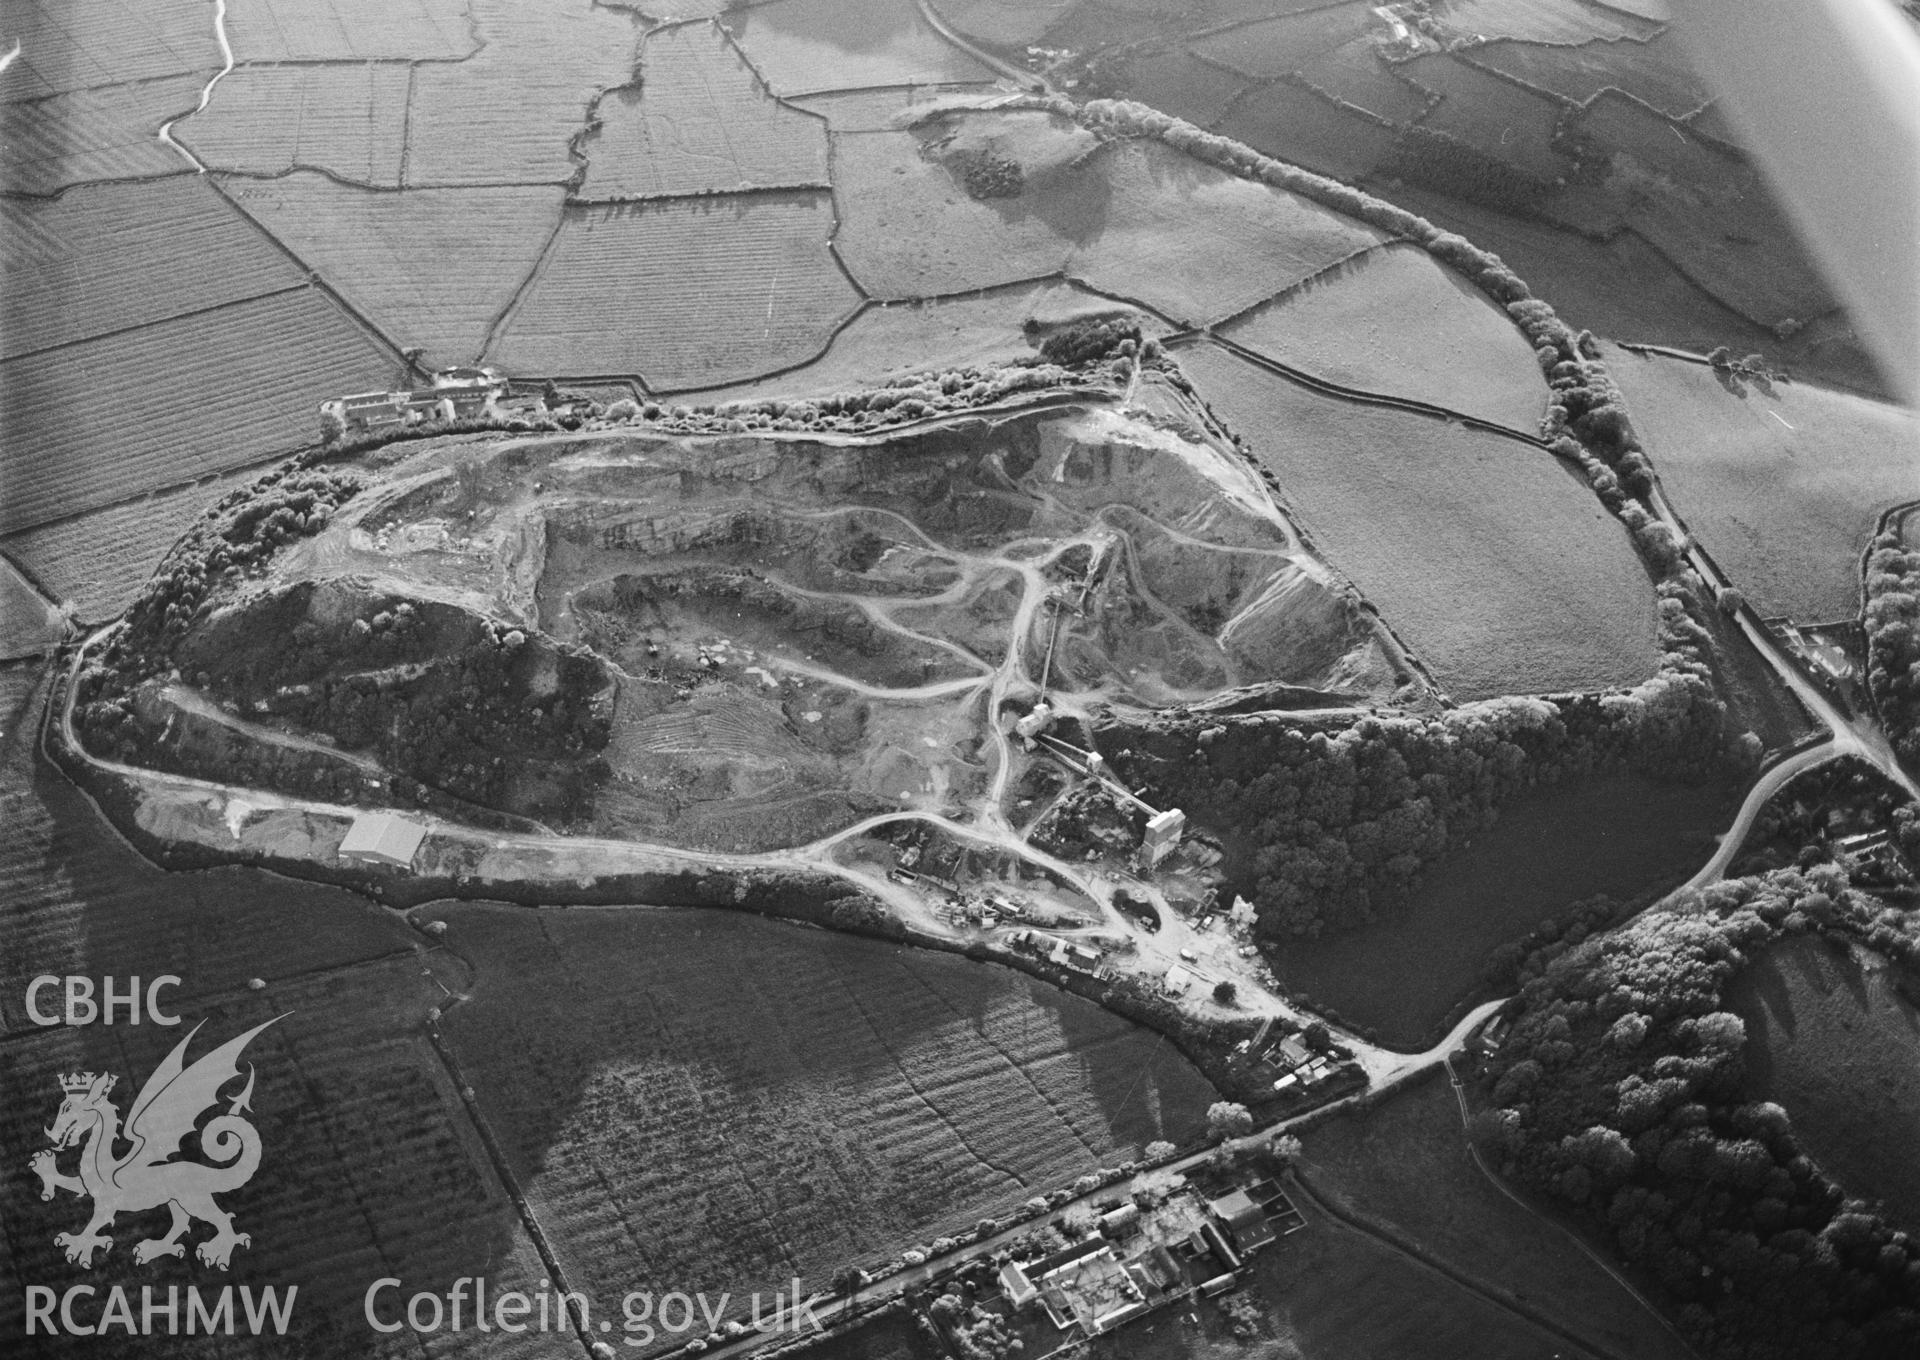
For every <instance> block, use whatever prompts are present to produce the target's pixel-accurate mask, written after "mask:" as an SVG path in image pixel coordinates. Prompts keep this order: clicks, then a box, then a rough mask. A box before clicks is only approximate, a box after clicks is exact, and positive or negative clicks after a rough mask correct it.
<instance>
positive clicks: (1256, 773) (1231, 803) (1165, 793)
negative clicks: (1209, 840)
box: [1095, 582, 1756, 938]
mask: <svg viewBox="0 0 1920 1360" xmlns="http://www.w3.org/2000/svg"><path fill="white" fill-rule="evenodd" d="M1658 590H1659V597H1660V598H1659V616H1660V626H1661V642H1662V646H1663V649H1664V661H1663V664H1662V667H1661V669H1660V671H1659V672H1658V673H1657V674H1656V675H1655V676H1654V677H1653V678H1651V679H1649V680H1647V681H1646V682H1644V683H1643V684H1641V685H1639V686H1638V687H1636V688H1634V689H1632V690H1628V691H1622V692H1613V693H1607V694H1579V695H1569V696H1561V697H1558V698H1553V699H1545V698H1531V697H1526V698H1505V699H1493V700H1487V701H1483V702H1479V703H1473V704H1467V705H1464V706H1462V707H1460V708H1456V709H1450V710H1447V711H1445V712H1443V713H1440V714H1437V715H1434V716H1418V715H1412V714H1392V715H1378V716H1374V715H1370V716H1367V717H1363V718H1360V719H1359V720H1358V721H1351V722H1345V720H1341V719H1329V720H1327V721H1325V722H1323V723H1310V722H1306V721H1304V720H1301V719H1298V718H1285V719H1283V718H1278V717H1273V716H1268V715H1264V714H1258V713H1255V714H1248V715H1241V716H1232V717H1225V718H1217V717H1212V716H1195V715H1191V714H1186V713H1177V712H1176V713H1168V714H1163V715H1160V716H1159V717H1157V718H1155V719H1151V720H1146V721H1141V720H1138V719H1133V718H1110V719H1108V720H1106V721H1104V722H1103V723H1102V724H1101V725H1100V726H1099V727H1098V728H1097V730H1096V734H1095V735H1096V740H1097V741H1098V743H1099V745H1100V749H1101V751H1102V753H1103V754H1105V755H1106V756H1107V757H1108V759H1109V760H1111V761H1112V762H1113V764H1114V767H1115V769H1116V770H1118V771H1119V772H1120V774H1121V775H1122V777H1123V778H1125V779H1126V780H1128V781H1129V782H1130V783H1132V784H1134V785H1135V786H1136V787H1140V786H1144V787H1145V788H1146V790H1147V796H1148V798H1149V799H1150V801H1154V802H1156V803H1157V804H1158V805H1162V806H1177V807H1180V808H1183V809H1184V810H1185V811H1186V812H1187V814H1188V816H1189V818H1190V819H1191V820H1193V821H1194V822H1195V823H1196V824H1198V825H1200V826H1204V827H1208V828H1211V829H1214V830H1215V831H1217V832H1218V833H1219V834H1220V835H1221V837H1222V839H1223V840H1225V841H1227V842H1228V843H1230V844H1234V845H1238V846H1241V847H1245V848H1246V851H1247V855H1248V863H1247V864H1246V866H1245V868H1244V869H1243V873H1242V877H1243V882H1244V883H1245V884H1247V886H1248V887H1250V889H1251V890H1250V891H1247V896H1248V899H1249V900H1250V901H1251V902H1252V903H1253V904H1254V907H1255V909H1256V910H1257V912H1258V913H1259V918H1258V919H1259V929H1260V931H1261V933H1262V934H1264V935H1266V936H1268V937H1269V938H1277V937H1283V936H1287V935H1318V934H1320V933H1322V932H1323V931H1327V930H1341V929H1348V928H1353V927H1357V926H1361V925H1364V924H1366V923H1368V922H1370V921H1372V920H1374V919H1376V918H1377V917H1379V916H1380V915H1381V914H1382V913H1384V912H1388V911H1392V910H1395V909H1397V908H1400V907H1403V906H1405V905H1406V903H1407V902H1408V901H1409V899H1410V898H1411V895H1412V891H1413V888H1414V886H1415V885H1416V883H1417V882H1418V879H1419V876H1420V873H1421V871H1422V870H1424V869H1425V868H1426V867H1427V866H1428V865H1430V864H1432V863H1433V862H1434V861H1436V860H1437V859H1439V858H1440V856H1441V855H1443V854H1445V853H1446V852H1447V850H1448V849H1449V848H1450V847H1452V846H1454V845H1457V844H1459V843H1460V842H1462V841H1464V840H1467V839H1469V838H1471V837H1473V836H1474V835H1477V834H1478V833H1480V832H1481V831H1483V830H1485V829H1487V828H1488V827H1489V826H1491V825H1492V824H1493V821H1494V819H1495V818H1496V817H1497V815H1498V810H1499V808H1500V806H1501V805H1502V804H1504V803H1506V802H1508V801H1510V800H1512V799H1513V798H1515V797H1518V796H1520V795H1521V794H1523V793H1524V792H1525V791H1526V790H1527V789H1529V788H1532V787H1535V786H1537V785H1540V784H1543V783H1545V784H1553V783H1558V782H1560V781H1562V780H1570V779H1576V778H1582V777H1587V776H1591V775H1595V774H1602V773H1607V772H1611V771H1618V770H1631V771H1634V772H1638V773H1642V774H1646V775H1649V776H1652V777H1656V778H1662V779H1670V780H1682V781H1694V782H1698V781H1704V780H1707V779H1710V778H1714V777H1716V776H1719V775H1723V774H1726V773H1728V772H1729V771H1732V770H1742V771H1744V770H1746V769H1748V768H1750V766H1751V762H1752V760H1753V758H1754V756H1755V754H1756V752H1755V751H1754V750H1753V748H1752V744H1751V743H1747V742H1743V741H1739V740H1732V739H1730V738H1729V734H1728V732H1727V731H1726V722H1725V718H1726V710H1725V705H1724V704H1723V703H1722V702H1721V700H1720V698H1719V696H1718V695H1717V693H1716V692H1715V690H1714V687H1713V682H1712V673H1711V670H1710V666H1709V661H1710V652H1709V648H1710V643H1709V640H1708V637H1707V634H1706V630H1705V629H1704V628H1702V627H1701V625H1700V624H1699V623H1698V622H1697V620H1696V619H1695V618H1694V617H1693V615H1692V614H1691V613H1690V612H1689V609H1688V596H1687V592H1686V591H1685V590H1684V589H1683V588H1682V587H1681V586H1680V585H1678V584H1677V583H1673V582H1668V583H1663V584H1662V585H1661V586H1660V587H1658ZM1343 722H1345V725H1342V724H1343ZM1243 890H1245V889H1244V888H1243Z"/></svg>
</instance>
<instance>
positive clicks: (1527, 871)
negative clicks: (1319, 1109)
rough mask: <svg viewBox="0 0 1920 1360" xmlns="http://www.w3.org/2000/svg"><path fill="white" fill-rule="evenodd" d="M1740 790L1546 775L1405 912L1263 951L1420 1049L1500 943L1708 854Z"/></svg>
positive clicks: (1685, 870)
mask: <svg viewBox="0 0 1920 1360" xmlns="http://www.w3.org/2000/svg"><path fill="white" fill-rule="evenodd" d="M1739 792H1740V791H1739V790H1738V789H1735V788H1729V787H1726V786H1707V787H1700V786H1696V785H1688V784H1664V783H1656V782H1654V781H1653V780H1650V779H1645V778H1642V777H1640V776H1637V775H1608V776H1605V777H1599V778H1595V777H1592V776H1587V777H1583V778H1578V779H1573V778H1569V779H1568V780H1566V781H1565V782H1563V783H1561V784H1559V785H1543V786H1541V787H1539V788H1536V789H1534V790H1532V791H1531V792H1530V793H1529V794H1528V795H1527V797H1526V798H1525V799H1524V800H1523V801H1517V802H1514V803H1512V804H1510V805H1508V806H1506V807H1504V808H1502V809H1501V811H1500V819H1499V821H1497V822H1496V823H1494V825H1493V828H1492V829H1491V830H1489V831H1485V832H1482V833H1481V834H1480V835H1479V836H1478V837H1476V838H1475V839H1473V840H1472V841H1470V842H1467V843H1466V844H1464V845H1458V846H1456V847H1455V848H1454V849H1452V850H1450V851H1449V852H1448V853H1447V854H1446V855H1445V856H1444V857H1442V858H1441V859H1440V860H1439V862H1438V863H1436V864H1434V865H1433V866H1432V867H1431V868H1429V869H1428V870H1427V871H1426V873H1425V875H1424V876H1423V877H1422V878H1421V879H1420V881H1419V883H1418V884H1417V885H1416V886H1415V888H1414V892H1413V900H1412V902H1411V903H1410V904H1409V906H1408V908H1407V910H1406V912H1405V913H1404V914H1395V915H1391V916H1386V917H1383V918H1382V919H1380V920H1378V921H1375V922H1373V923H1372V924H1371V925H1366V926H1362V927H1361V928H1360V929H1358V930H1351V931H1343V932H1341V933H1339V934H1328V935H1323V936H1315V937H1311V938H1309V937H1304V936H1301V937H1289V938H1287V939H1284V940H1281V941H1278V942H1276V943H1274V944H1272V945H1270V946H1269V947H1268V948H1267V950H1266V957H1267V959H1268V960H1269V962H1270V963H1271V964H1272V966H1273V970H1274V974H1275V976H1277V977H1278V978H1279V979H1280V981H1281V984H1282V985H1283V986H1284V987H1285V988H1286V989H1287V990H1288V991H1289V992H1291V993H1293V994H1295V995H1305V996H1309V997H1311V998H1312V1000H1313V1001H1314V1003H1315V1004H1318V1005H1325V1006H1332V1007H1333V1008H1335V1009H1336V1010H1338V1011H1339V1012H1340V1014H1341V1015H1342V1016H1343V1017H1345V1018H1346V1019H1347V1020H1348V1021H1350V1022H1351V1023H1355V1024H1362V1025H1369V1026H1372V1027H1373V1028H1375V1029H1376V1030H1378V1031H1379V1035H1380V1041H1381V1042H1382V1043H1385V1044H1389V1045H1392V1046H1394V1047H1396V1048H1404V1049H1415V1048H1418V1047H1420V1046H1421V1045H1423V1044H1425V1043H1428V1042H1431V1041H1432V1039H1433V1038H1434V1037H1436V1036H1435V1031H1436V1030H1438V1029H1439V1027H1440V1026H1441V1024H1442V1023H1443V1022H1444V1021H1445V1020H1446V1018H1447V1016H1448V1014H1449V1013H1450V1012H1451V1011H1452V1010H1453V1008H1454V1007H1455V1006H1456V1005H1458V1004H1459V1003H1460V1002H1462V1001H1464V1000H1466V999H1467V998H1468V997H1470V996H1472V995H1474V994H1475V993H1476V992H1478V991H1480V990H1481V989H1482V988H1483V987H1484V986H1485V977H1486V971H1485V970H1486V963H1487V957H1488V955H1490V954H1491V953H1492V952H1493V951H1494V950H1495V949H1496V948H1498V947H1499V946H1501V945H1503V944H1505V943H1507V942H1508V941H1510V940H1517V939H1520V938H1522V937H1524V936H1525V935H1526V934H1527V933H1528V932H1529V931H1531V930H1533V929H1534V928H1535V927H1536V926H1538V925H1540V923H1541V922H1543V921H1545V920H1548V919H1549V918H1557V917H1561V916H1562V915H1563V914H1564V913H1565V911H1566V909H1567V908H1568V907H1570V906H1571V905H1573V904H1574V903H1575V902H1577V901H1581V900H1584V899H1586V898H1589V897H1593V896H1594V895H1596V894H1600V893H1604V894H1606V895H1607V896H1609V897H1612V898H1613V899H1615V900H1616V901H1619V902H1629V901H1633V900H1637V899H1639V898H1642V897H1647V896H1650V895H1653V894H1658V893H1660V892H1663V891H1665V890H1666V889H1668V888H1670V887H1673V886H1674V885H1676V884H1678V883H1680V882H1682V881H1684V880H1685V879H1686V878H1687V876H1688V875H1690V874H1692V873H1693V872H1694V871H1695V870H1696V869H1698V868H1699V867H1700V866H1701V865H1702V864H1705V863H1706V862H1707V860H1708V859H1709V858H1711V856H1712V854H1713V850H1714V841H1713V837H1714V836H1715V835H1716V834H1717V833H1719V832H1721V831H1724V830H1725V829H1726V828H1727V827H1728V826H1729V825H1731V824H1732V822H1733V816H1734V813H1735V811H1736V810H1737V808H1738V803H1739V799H1738V794H1739ZM1549 846H1550V847H1552V849H1551V852H1550V853H1549V852H1548V851H1547V850H1546V849H1545V847H1549Z"/></svg>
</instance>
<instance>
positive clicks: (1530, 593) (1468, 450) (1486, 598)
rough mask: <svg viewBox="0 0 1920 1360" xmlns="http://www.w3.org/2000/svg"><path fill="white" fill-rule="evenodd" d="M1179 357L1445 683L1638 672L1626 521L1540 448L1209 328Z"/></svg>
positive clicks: (1634, 563) (1324, 547)
mask: <svg viewBox="0 0 1920 1360" xmlns="http://www.w3.org/2000/svg"><path fill="white" fill-rule="evenodd" d="M1177 358H1178V359H1179V361H1180V364H1181V366H1182V367H1183V368H1184V369H1186V371H1187V374H1188V376H1189V377H1191V378H1192V379H1193V380H1194V382H1195V383H1196V384H1197V385H1198V386H1199V388H1200V392H1201V395H1202V397H1203V398H1204V399H1205V400H1206V401H1207V403H1208V404H1209V405H1210V406H1211V407H1212V408H1213V410H1214V411H1215V412H1216V413H1217V414H1218V415H1219V416H1220V418H1221V419H1222V420H1224V421H1225V422H1226V424H1227V426H1228V428H1230V429H1232V430H1234V431H1237V432H1239V433H1240V434H1242V435H1243V436H1244V437H1246V438H1247V440H1248V441H1249V444H1250V445H1251V448H1252V452H1253V454H1254V456H1255V457H1256V458H1258V459H1259V460H1260V462H1261V463H1262V464H1263V465H1265V466H1266V467H1267V468H1268V469H1269V470H1270V471H1272V473H1273V474H1274V476H1275V477H1276V478H1278V480H1279V486H1280V495H1281V498H1282V499H1283V500H1284V501H1285V503H1286V504H1287V505H1288V507H1289V508H1290V510H1291V511H1292V513H1293V515H1294V517H1295V519H1296V521H1297V522H1299V523H1300V524H1301V525H1302V526H1303V527H1304V528H1305V529H1306V530H1307V532H1308V534H1309V535H1310V536H1311V537H1312V538H1313V541H1314V542H1315V544H1316V545H1317V546H1318V548H1319V549H1320V551H1322V552H1323V553H1325V554H1326V556H1327V557H1328V559H1329V560H1330V561H1331V562H1332V563H1333V565H1334V566H1335V567H1337V568H1339V569H1340V570H1341V571H1343V572H1345V573H1346V574H1347V576H1348V577H1350V578H1351V579H1352V580H1353V582H1354V583H1355V584H1356V585H1357V586H1359V588H1360V591H1361V593H1362V594H1363V595H1365V596H1366V597H1367V598H1368V599H1369V600H1371V601H1372V602H1373V603H1374V604H1375V605H1377V606H1378V607H1379V609H1380V612H1381V615H1382V616H1383V617H1384V618H1385V619H1386V621H1387V623H1388V625H1389V626H1391V627H1392V628H1393V629H1394V630H1395V631H1396V632H1397V633H1398V634H1399V636H1400V638H1401V640H1402V641H1403V642H1405V643H1406V644H1407V645H1408V647H1409V648H1410V649H1411V650H1412V651H1413V652H1414V653H1415V654H1416V655H1417V656H1419V657H1420V658H1421V659H1422V660H1423V661H1425V662H1426V664H1427V666H1428V667H1429V668H1430V669H1431V670H1432V672H1433V674H1434V677H1435V679H1436V680H1438V682H1439V684H1440V686H1441V688H1443V689H1444V690H1446V691H1447V692H1448V693H1449V694H1451V695H1452V696H1453V697H1454V698H1455V699H1459V700H1467V699H1477V698H1484V697H1487V696H1490V695H1495V694H1516V693H1546V692H1552V691H1557V690H1568V689H1597V688H1602V687H1604V686H1607V685H1613V684H1632V683H1634V682H1636V681H1638V680H1641V679H1644V678H1645V677H1646V676H1647V675H1649V674H1651V672H1652V670H1653V668H1654V665H1655V663H1656V660H1657V658H1656V655H1655V652H1654V640H1653V590H1652V587H1651V585H1650V584H1649V583H1648V581H1647V577H1646V573H1645V571H1644V569H1643V568H1642V567H1641V565H1640V561H1639V559H1638V558H1637V557H1635V556H1634V553H1633V550H1632V548H1631V546H1630V545H1629V544H1628V541H1627V537H1626V532H1625V530H1623V529H1622V528H1621V527H1620V526H1619V525H1618V524H1617V523H1616V522H1615V521H1614V520H1613V519H1612V518H1611V517H1610V516H1609V515H1607V513H1606V512H1605V510H1603V509H1602V508H1601V506H1600V504H1599V502H1598V501H1596V500H1595V499H1594V498H1593V495H1592V493H1591V492H1590V491H1589V490H1588V489H1587V487H1586V484H1585V482H1584V481H1582V480H1581V479H1580V478H1579V477H1578V476H1576V475H1575V474H1573V473H1571V472H1569V471H1567V470H1566V469H1565V468H1563V467H1562V466H1561V465H1560V464H1559V463H1558V462H1556V461H1554V460H1553V459H1552V458H1551V457H1550V456H1548V455H1547V454H1545V453H1543V452H1540V451H1538V450H1532V449H1528V448H1526V447H1525V446H1523V445H1518V444H1513V443H1510V442H1508V441H1506V440H1503V439H1500V438H1498V437H1497V436H1492V435H1483V434H1479V433H1476V432H1474V431H1471V430H1468V429H1465V428H1463V427H1461V426H1457V425H1452V424H1443V423H1440V422H1438V421H1434V420H1428V419H1426V418H1424V417H1419V416H1413V415H1408V414H1404V413H1401V412H1398V411H1391V410H1383V409H1379V408H1373V407H1364V406H1356V405H1353V404H1351V403H1347V402H1342V401H1339V400H1337V399H1334V398H1330V397H1323V396H1320V395H1318V394H1316V393H1313V392H1310V391H1308V390H1307V389H1305V388H1301V387H1297V386H1295V385H1294V384H1292V383H1290V382H1288V381H1286V380H1285V379H1283V378H1280V377H1278V376H1276V375H1273V374H1269V373H1266V372H1265V371H1263V370H1261V369H1258V368H1255V367H1254V366H1253V365H1251V364H1249V363H1247V362H1245V361H1244V360H1241V359H1239V358H1236V357H1234V356H1233V355H1231V354H1228V353H1227V352H1226V351H1224V350H1220V349H1217V348H1215V347H1213V346H1211V345H1194V346H1188V347H1182V348H1181V349H1180V350H1179V351H1178V352H1177Z"/></svg>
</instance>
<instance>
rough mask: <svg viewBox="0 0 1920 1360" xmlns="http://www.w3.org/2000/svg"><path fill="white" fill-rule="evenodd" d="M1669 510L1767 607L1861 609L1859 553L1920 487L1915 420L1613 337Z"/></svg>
mask: <svg viewBox="0 0 1920 1360" xmlns="http://www.w3.org/2000/svg"><path fill="white" fill-rule="evenodd" d="M1607 362H1608V366H1609V368H1610V369H1611V370H1612V372H1613V376H1614V379H1615V380H1616V381H1617V382H1618V383H1619V385H1620V388H1621V390H1622V391H1623V392H1624V393H1625V394H1626V399H1627V408H1628V410H1629V411H1630V412H1631V413H1632V415H1633V421H1634V426H1635V428H1636V429H1637V430H1638V431H1639V433H1640V437H1641V439H1642V440H1644V441H1645V443H1646V446H1647V453H1648V456H1649V457H1651V458H1652V460H1653V464H1654V467H1655V469H1656V470H1657V471H1658V472H1659V474H1660V481H1661V484H1662V486H1663V487H1664V488H1665V489H1666V492H1667V495H1668V496H1669V497H1671V498H1672V501H1673V505H1674V509H1675V511H1676V512H1677V513H1678V514H1679V515H1680V517H1681V518H1682V519H1684V520H1685V521H1686V523H1687V526H1688V527H1689V528H1690V529H1691V530H1692V531H1693V533H1694V534H1695V535H1696V536H1697V537H1698V538H1699V539H1700V541H1701V542H1702V543H1703V544H1705V545H1706V548H1707V550H1708V551H1709V552H1710V553H1712V554H1713V556H1714V559H1715V560H1716V561H1717V562H1719V563H1720V565H1721V567H1722V568H1723V569H1725V570H1726V571H1728V572H1730V573H1731V574H1732V577H1733V579H1734V580H1736V581H1738V582H1739V583H1740V588H1741V589H1742V591H1744V592H1745V593H1746V595H1747V597H1748V598H1749V599H1750V600H1752V601H1753V604H1754V606H1755V608H1757V609H1758V610H1759V611H1760V612H1761V614H1763V615H1766V616H1769V617H1771V616H1773V615H1777V614H1786V615H1791V616H1792V617H1793V618H1795V619H1798V620H1800V621H1802V622H1815V621H1826V620H1833V619H1848V618H1852V617H1854V616H1855V615H1857V614H1858V613H1859V611H1860V553H1861V552H1862V551H1863V550H1864V549H1865V547H1866V544H1867V540H1868V539H1869V538H1871V537H1872V536H1873V530H1874V525H1875V523H1876V521H1877V520H1878V518H1879V516H1880V514H1881V512H1882V511H1885V510H1887V509H1889V508H1891V507H1892V506H1894V505H1897V504H1899V503H1900V502H1902V501H1907V500H1911V499H1913V497H1914V494H1915V493H1914V488H1915V486H1916V485H1920V417H1916V416H1915V415H1914V414H1913V413H1912V412H1909V411H1905V410H1903V409H1901V408H1900V407H1897V406H1891V405H1888V404H1886V403H1884V402H1878V401H1874V400H1872V399H1870V398H1867V397H1860V396H1854V395H1853V394H1851V393H1845V392H1835V391H1831V390H1828V389H1826V388H1821V387H1814V386H1811V385H1809V384H1806V383H1800V382H1786V381H1779V382H1773V383H1762V382H1755V381H1752V380H1749V379H1741V378H1738V377H1734V376H1731V375H1729V376H1728V377H1726V378H1724V379H1723V378H1722V377H1721V376H1719V375H1716V374H1715V372H1714V371H1713V370H1712V369H1711V368H1709V367H1707V366H1706V365H1705V364H1699V363H1689V362H1687V361H1685V360H1678V359H1668V358H1661V357H1659V356H1655V355H1644V356H1643V355H1638V354H1634V353H1631V352H1629V351H1624V350H1619V349H1616V348H1613V347H1609V348H1608V350H1607Z"/></svg>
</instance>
